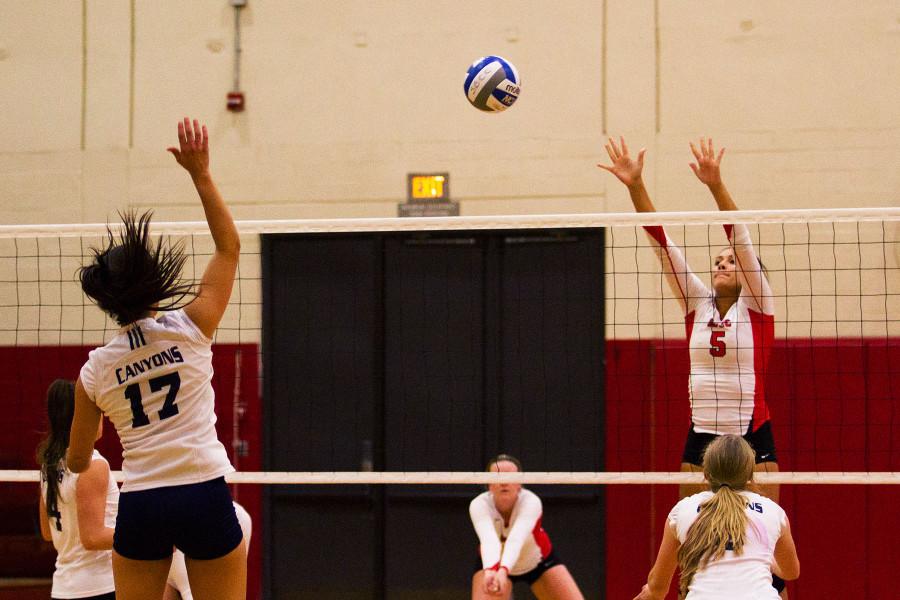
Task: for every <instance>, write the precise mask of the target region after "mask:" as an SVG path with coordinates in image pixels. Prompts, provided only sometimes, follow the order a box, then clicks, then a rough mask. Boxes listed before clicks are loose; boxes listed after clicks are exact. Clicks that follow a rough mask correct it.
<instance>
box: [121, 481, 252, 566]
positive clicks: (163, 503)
mask: <svg viewBox="0 0 900 600" xmlns="http://www.w3.org/2000/svg"><path fill="white" fill-rule="evenodd" d="M242 539H243V533H242V532H241V524H240V523H239V522H238V519H237V515H236V514H235V512H234V504H232V502H231V490H229V489H228V485H227V484H226V483H225V478H224V477H219V478H218V479H212V480H210V481H204V482H203V483H192V484H190V485H175V486H171V487H162V488H155V489H152V490H141V491H139V492H125V493H123V494H121V495H120V496H119V515H118V516H117V517H116V532H115V536H114V537H113V549H114V550H115V551H116V552H117V553H118V554H119V555H120V556H124V557H125V558H130V559H132V560H162V559H164V558H168V557H170V556H172V548H173V547H175V548H178V549H179V550H181V551H182V552H184V555H185V556H187V557H188V558H193V559H196V560H211V559H214V558H220V557H222V556H225V555H226V554H228V553H229V552H231V551H232V550H234V549H235V548H237V547H238V545H239V544H240V543H241V540H242Z"/></svg>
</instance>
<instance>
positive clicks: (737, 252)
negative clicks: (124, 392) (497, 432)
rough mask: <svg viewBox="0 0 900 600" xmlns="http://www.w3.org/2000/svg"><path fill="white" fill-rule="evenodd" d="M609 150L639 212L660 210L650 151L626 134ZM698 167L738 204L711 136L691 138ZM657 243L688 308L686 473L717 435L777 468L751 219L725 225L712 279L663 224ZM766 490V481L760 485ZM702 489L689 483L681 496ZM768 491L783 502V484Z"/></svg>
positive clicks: (770, 317)
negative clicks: (637, 147) (651, 187)
mask: <svg viewBox="0 0 900 600" xmlns="http://www.w3.org/2000/svg"><path fill="white" fill-rule="evenodd" d="M606 150H607V152H608V154H609V157H610V159H612V165H602V164H601V165H598V166H599V167H601V168H603V169H606V170H607V171H609V172H611V173H613V174H614V175H615V176H616V177H617V178H619V180H620V181H622V183H624V184H625V185H626V186H627V187H628V191H629V194H630V195H631V201H632V203H633V204H634V207H635V209H636V210H637V211H638V212H654V211H655V210H656V209H655V208H654V206H653V203H652V202H651V201H650V196H649V195H648V193H647V189H646V187H645V186H644V183H643V179H642V177H641V172H642V170H643V164H644V152H645V151H644V150H643V149H642V150H641V151H640V152H639V153H638V157H637V160H634V159H632V158H631V156H630V155H629V153H628V147H627V145H626V144H625V140H624V139H621V138H620V144H617V143H616V142H615V140H613V139H612V138H610V140H609V143H608V144H607V146H606ZM691 151H692V152H693V154H694V157H695V158H696V160H697V162H696V163H691V168H692V170H693V171H694V174H695V175H696V176H697V178H698V179H699V180H700V181H701V182H702V183H704V184H706V185H707V186H708V187H709V189H710V191H711V192H712V195H713V198H714V199H715V201H716V204H717V205H718V207H719V209H720V210H737V206H736V205H735V203H734V201H733V200H732V198H731V195H730V194H729V193H728V190H727V188H726V187H725V185H724V184H723V183H722V178H721V173H720V169H719V165H720V163H721V160H722V156H723V155H724V152H725V149H724V148H723V149H722V150H721V151H720V152H719V153H718V155H717V154H716V152H715V149H714V148H713V144H712V140H711V139H707V140H702V139H701V140H700V143H699V149H698V148H697V147H695V146H694V144H691ZM645 229H646V231H647V234H648V237H649V238H650V240H651V241H652V242H653V244H654V245H655V246H656V247H657V250H658V254H659V257H660V261H661V263H662V267H663V272H664V273H665V275H666V280H667V281H668V283H669V286H670V287H671V289H672V291H673V293H674V294H675V297H676V298H677V299H678V300H679V302H680V303H681V306H682V308H683V309H684V313H685V325H686V328H687V337H688V341H689V351H690V361H691V371H690V377H689V381H688V393H689V396H690V401H691V428H690V430H689V432H688V438H687V441H686V443H685V449H684V453H683V455H682V465H681V470H682V471H699V470H701V466H700V465H701V464H702V456H703V450H704V449H705V447H706V446H707V445H708V444H709V442H710V441H712V440H713V439H714V438H715V437H716V436H719V435H724V434H739V435H743V436H744V437H745V438H746V439H747V441H748V442H750V444H751V446H753V448H754V450H755V451H756V461H757V467H756V468H757V470H759V471H777V470H778V463H777V456H776V452H775V442H774V439H773V436H772V430H771V425H770V422H769V410H768V407H767V405H766V399H765V373H766V368H767V365H768V360H769V355H770V353H771V350H772V343H773V340H774V337H775V317H774V308H775V307H774V304H775V303H774V298H773V295H772V290H771V289H770V287H769V282H768V280H767V278H766V274H765V270H764V269H763V266H762V263H761V262H760V260H759V259H758V257H757V256H756V253H755V251H754V249H753V243H752V241H751V239H750V233H749V231H748V230H747V227H746V226H744V225H740V224H738V225H733V226H732V225H726V226H725V234H726V236H727V239H728V243H729V245H728V247H726V248H724V249H723V250H722V251H721V252H720V253H719V254H718V256H716V257H715V268H714V270H713V274H712V285H711V287H707V286H706V285H705V284H704V283H703V281H702V280H701V279H700V278H699V277H698V276H697V275H696V274H695V273H694V272H693V271H692V270H691V268H690V267H689V266H688V264H687V262H686V261H685V258H684V254H683V253H682V251H681V249H680V248H678V247H677V246H676V245H675V244H674V243H673V242H672V240H671V238H670V237H669V236H668V235H667V234H666V232H665V231H664V230H663V228H662V227H660V226H650V227H646V228H645ZM760 487H761V488H763V486H760ZM696 491H699V490H698V489H697V486H682V496H685V495H688V494H689V493H694V492H696ZM762 491H763V492H764V493H765V494H766V495H767V496H769V497H771V498H773V499H774V500H776V501H777V500H778V488H777V486H765V487H764V489H762Z"/></svg>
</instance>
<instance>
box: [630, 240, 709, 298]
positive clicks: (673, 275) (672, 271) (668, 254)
mask: <svg viewBox="0 0 900 600" xmlns="http://www.w3.org/2000/svg"><path fill="white" fill-rule="evenodd" d="M644 230H645V231H646V232H647V237H648V238H650V242H651V243H653V245H654V246H655V247H656V253H657V255H658V256H659V262H660V263H661V264H662V269H663V275H665V277H666V281H667V282H668V284H669V287H670V288H671V289H672V293H673V294H675V298H677V299H678V301H679V302H680V303H681V308H682V309H683V310H684V314H686V315H688V314H690V313H692V312H693V311H694V310H696V308H697V305H698V304H699V303H700V301H701V300H703V299H704V298H708V297H709V293H710V292H709V288H707V287H706V286H705V285H703V281H701V280H700V278H699V277H697V275H696V274H695V273H694V272H693V271H691V268H690V266H688V264H687V260H685V258H684V253H683V252H682V251H681V248H679V247H678V246H677V245H676V244H675V243H674V242H673V241H672V239H671V238H670V237H669V235H668V234H667V233H666V231H665V229H663V228H662V226H661V225H647V226H645V227H644Z"/></svg>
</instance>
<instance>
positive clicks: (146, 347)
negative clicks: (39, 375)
mask: <svg viewBox="0 0 900 600" xmlns="http://www.w3.org/2000/svg"><path fill="white" fill-rule="evenodd" d="M211 343H212V341H211V340H210V339H209V338H208V337H206V336H205V335H204V334H203V332H202V331H200V329H199V328H198V327H197V326H196V325H195V324H194V323H193V321H191V319H190V317H188V316H187V314H185V312H184V310H176V311H172V312H168V313H163V315H162V316H160V317H158V318H145V319H140V320H138V321H135V322H134V323H131V324H130V325H128V326H126V327H123V328H122V329H120V330H119V332H118V334H117V335H116V336H115V337H114V338H113V339H111V340H110V341H109V342H108V343H107V344H106V345H105V346H102V347H100V348H97V349H96V350H94V351H92V352H91V353H90V355H89V356H88V360H87V362H86V363H85V364H84V366H83V367H82V368H81V374H80V379H81V383H82V385H83V386H84V389H85V391H86V392H87V395H88V397H89V398H90V399H91V400H92V401H93V402H94V403H95V404H96V405H97V407H98V408H99V409H100V410H101V411H103V413H104V414H105V415H106V416H107V417H108V418H109V420H110V421H111V422H112V424H113V426H114V427H115V428H116V431H117V432H118V434H119V440H120V441H121V442H122V448H123V453H122V458H123V460H122V470H123V472H124V475H125V482H124V483H123V485H122V492H134V491H139V490H146V489H153V488H159V487H167V486H173V485H186V484H192V483H201V482H204V481H209V480H211V479H215V478H217V477H221V476H222V475H225V474H226V473H230V472H232V471H234V468H233V467H232V466H231V462H230V461H229V460H228V455H227V453H226V452H225V447H224V446H223V445H222V443H221V442H220V441H219V439H218V436H217V435H216V428H215V423H216V414H215V393H214V392H213V388H212V383H211V382H212V375H213V369H212V347H211Z"/></svg>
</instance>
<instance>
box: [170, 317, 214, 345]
mask: <svg viewBox="0 0 900 600" xmlns="http://www.w3.org/2000/svg"><path fill="white" fill-rule="evenodd" d="M166 316H167V317H168V318H169V319H171V320H172V321H173V322H175V323H176V324H177V326H178V329H179V330H180V331H181V333H183V334H185V335H186V336H187V338H188V339H189V340H191V341H193V342H196V343H198V344H203V345H206V346H209V345H210V344H212V339H211V338H209V337H207V336H206V334H205V333H203V332H202V331H200V328H199V327H197V324H196V323H194V322H193V321H192V320H191V318H190V317H189V316H188V314H187V313H186V312H184V309H183V308H179V309H178V310H174V311H172V312H170V313H169V314H168V315H166Z"/></svg>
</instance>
